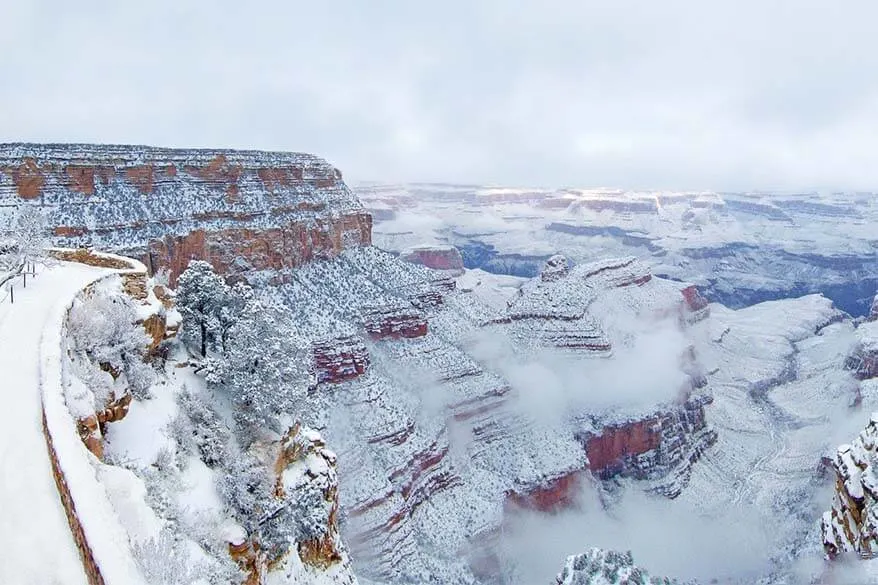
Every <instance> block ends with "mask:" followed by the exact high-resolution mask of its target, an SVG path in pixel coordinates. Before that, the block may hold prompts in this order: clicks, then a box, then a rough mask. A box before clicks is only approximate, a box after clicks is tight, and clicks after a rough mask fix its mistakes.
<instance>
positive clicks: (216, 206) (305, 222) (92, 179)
mask: <svg viewBox="0 0 878 585" xmlns="http://www.w3.org/2000/svg"><path fill="white" fill-rule="evenodd" d="M18 201H28V202H32V203H35V204H40V205H43V206H46V207H48V208H49V209H50V211H51V218H50V221H51V225H53V226H54V229H55V240H56V243H57V244H58V245H61V246H64V247H81V246H94V247H97V248H100V249H102V250H107V251H119V252H122V253H125V254H127V255H132V256H135V257H138V258H141V259H143V260H144V262H145V263H146V264H147V266H148V267H149V268H150V269H151V270H153V271H155V270H158V269H159V268H161V267H166V268H168V269H169V270H170V272H171V279H172V282H173V280H174V279H175V278H176V276H177V275H179V274H180V272H182V270H184V269H185V267H186V265H187V264H188V262H189V260H190V259H192V258H198V259H202V260H207V261H209V262H211V263H212V264H213V265H214V266H215V267H216V268H217V269H218V270H220V271H222V272H224V273H226V274H241V273H244V274H249V273H253V272H258V271H263V270H272V271H279V270H284V269H289V268H295V267H297V266H300V265H302V264H303V263H305V262H308V261H310V260H314V259H320V258H331V257H334V256H336V255H338V253H339V252H340V251H341V250H344V249H346V248H350V247H354V246H363V245H369V244H370V243H371V227H372V218H371V216H370V215H369V214H367V213H366V212H365V211H364V210H363V208H362V206H361V205H360V203H359V201H358V200H357V199H356V197H354V196H353V195H352V194H351V192H350V191H349V190H348V188H347V186H346V185H345V184H344V182H343V181H342V178H341V173H340V172H339V171H338V170H337V169H335V168H333V167H332V166H331V165H329V164H328V163H327V162H326V161H324V160H322V159H319V158H317V157H315V156H312V155H307V154H296V153H269V152H257V151H230V150H190V149H160V148H150V147H143V146H107V145H100V146H98V145H83V144H67V145H36V144H5V145H0V204H2V203H14V202H18Z"/></svg>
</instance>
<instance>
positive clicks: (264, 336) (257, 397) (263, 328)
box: [207, 294, 309, 430]
mask: <svg viewBox="0 0 878 585" xmlns="http://www.w3.org/2000/svg"><path fill="white" fill-rule="evenodd" d="M227 333H228V334H227V336H226V342H225V344H224V347H225V351H224V352H223V353H222V354H220V355H218V356H216V357H214V358H212V359H211V360H210V362H209V365H208V373H207V381H208V383H209V384H211V385H213V386H215V387H219V388H221V389H222V390H224V391H225V392H227V393H228V394H229V396H230V397H231V398H232V400H233V401H234V402H235V404H236V405H237V406H238V410H237V412H236V414H237V416H238V418H239V420H241V421H243V422H244V423H245V425H246V426H250V427H268V428H272V427H274V426H276V422H277V420H278V417H279V416H280V415H282V414H287V415H289V416H291V417H293V418H296V416H297V415H301V413H302V411H303V407H304V400H305V399H306V393H307V389H308V380H309V373H308V369H307V367H306V363H305V348H304V347H303V345H302V344H301V343H300V342H299V340H298V339H297V338H296V336H295V335H293V334H292V331H291V327H290V325H289V317H288V316H287V314H286V311H285V309H284V307H283V306H281V305H279V304H277V303H275V302H274V301H271V300H267V299H266V300H260V299H257V298H255V296H253V295H252V294H250V295H248V296H247V298H246V300H245V301H244V304H243V306H242V307H241V309H240V312H239V313H238V314H237V318H236V320H235V322H234V324H232V325H231V327H230V328H229V329H228V332H227ZM276 430H280V429H276Z"/></svg>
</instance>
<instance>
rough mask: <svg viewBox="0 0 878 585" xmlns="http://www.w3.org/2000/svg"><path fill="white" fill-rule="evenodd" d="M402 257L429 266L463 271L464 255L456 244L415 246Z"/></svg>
mask: <svg viewBox="0 0 878 585" xmlns="http://www.w3.org/2000/svg"><path fill="white" fill-rule="evenodd" d="M401 258H402V259H403V260H405V261H406V262H413V263H415V264H421V265H423V266H426V267H427V268H433V269H436V270H452V271H454V272H459V273H462V272H463V257H462V256H461V255H460V252H459V251H458V249H457V248H455V247H454V246H443V247H433V248H414V249H412V250H409V251H407V252H405V253H403V254H402V255H401Z"/></svg>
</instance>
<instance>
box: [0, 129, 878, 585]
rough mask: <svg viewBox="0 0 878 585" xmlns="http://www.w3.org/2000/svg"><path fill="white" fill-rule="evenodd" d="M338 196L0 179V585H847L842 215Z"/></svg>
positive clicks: (720, 198) (706, 201) (870, 431)
mask: <svg viewBox="0 0 878 585" xmlns="http://www.w3.org/2000/svg"><path fill="white" fill-rule="evenodd" d="M358 192H359V194H360V197H359V198H358V197H357V196H355V195H354V194H353V192H351V190H350V189H348V187H347V186H346V185H345V184H344V182H343V181H342V179H341V173H339V172H338V171H337V170H335V169H333V168H332V167H331V166H330V165H329V164H327V163H326V162H325V161H322V160H321V159H318V158H316V157H313V156H311V155H303V154H278V153H262V152H236V151H219V150H211V151H198V150H168V149H152V148H147V147H125V146H91V145H22V144H13V145H0V205H2V207H0V220H4V221H5V220H6V219H9V220H10V222H9V226H10V227H9V228H8V229H5V230H4V234H3V238H2V239H0V360H2V362H3V364H4V365H3V368H4V369H3V371H4V372H6V371H12V372H13V373H14V377H13V378H12V380H13V381H14V383H13V384H11V385H10V384H7V383H5V382H4V385H3V393H4V397H3V399H4V403H5V404H7V405H9V409H10V412H14V413H15V415H14V416H13V417H11V421H12V422H11V424H7V425H6V427H7V428H6V431H5V432H6V433H7V435H6V437H5V439H4V440H3V449H4V451H3V458H2V460H0V464H2V466H3V474H4V477H6V478H10V479H9V480H8V481H4V484H3V486H2V488H3V491H2V492H0V497H2V501H0V504H2V507H3V509H4V510H6V509H8V510H13V511H15V513H13V514H9V515H8V516H7V515H4V516H3V518H4V520H6V518H9V522H8V525H7V524H4V528H6V530H4V534H5V537H4V544H3V549H4V550H6V551H14V554H13V555H8V556H7V555H3V561H2V564H0V571H2V573H0V577H2V579H0V580H2V581H3V583H32V582H48V583H51V582H57V583H68V582H69V583H85V582H87V583H89V584H92V583H105V584H108V585H120V584H123V583H139V582H143V583H148V584H150V585H165V584H167V585H170V584H184V585H194V584H198V585H204V584H205V583H208V584H210V585H217V584H230V583H235V584H237V583H246V584H247V585H259V584H266V585H285V584H291V583H297V584H298V583H303V584H310V585H353V584H355V583H358V582H359V583H363V584H366V585H403V584H420V583H435V584H448V585H451V584H458V583H463V584H466V583H469V584H472V585H476V584H504V585H506V584H511V585H519V584H521V585H525V584H527V585H529V584H532V583H544V584H546V585H550V584H552V583H556V584H558V585H567V584H570V585H611V584H612V585H616V584H619V585H622V584H626V583H627V584H635V583H636V584H639V585H652V584H670V583H681V584H682V583H702V584H706V583H723V584H741V585H743V584H753V583H758V584H762V585H804V584H811V583H850V584H856V583H866V582H872V581H874V579H875V578H876V574H878V572H876V570H875V568H874V563H875V561H874V560H873V556H874V555H875V554H876V553H878V504H876V503H875V502H878V484H876V479H875V477H876V476H875V472H874V469H873V468H874V465H875V457H876V445H878V430H876V429H878V418H876V416H878V415H872V414H871V413H872V412H873V411H878V378H876V376H878V365H876V364H878V330H876V324H878V321H876V318H878V311H875V310H874V309H871V308H872V307H874V306H878V304H874V303H878V301H874V296H875V289H876V282H878V281H876V275H878V262H876V259H875V249H876V240H878V236H876V235H875V234H876V230H875V226H876V222H878V207H876V205H875V203H874V202H873V201H872V199H871V197H870V196H868V195H864V194H832V195H819V194H814V195H812V194H808V195H793V194H786V195H769V194H758V195H743V194H742V195H733V194H716V193H623V192H612V191H581V190H563V191H542V190H522V189H498V188H481V187H457V186H447V185H405V186H382V185H369V186H366V187H364V188H362V189H359V190H358ZM361 200H362V202H361ZM373 222H374V231H373V227H372V226H373ZM46 230H48V235H47V234H46V233H44V232H46ZM49 236H51V237H49ZM50 239H51V240H52V241H53V243H54V244H56V245H63V246H66V247H69V248H76V249H70V250H59V249H55V250H54V251H52V252H51V254H48V253H47V252H46V247H47V246H48V244H49V243H50V242H49V240H50ZM373 242H374V244H375V245H372V243H373ZM86 245H89V246H92V247H94V248H95V249H97V250H101V251H103V252H119V253H124V254H128V255H130V256H133V257H136V258H137V259H138V260H139V261H137V260H132V261H126V260H125V259H123V258H121V257H118V256H112V255H108V254H103V253H102V254H97V253H93V252H89V251H88V250H85V249H82V248H80V247H81V246H86ZM35 267H36V268H35ZM28 271H30V273H31V276H30V280H29V281H28V286H27V288H25V287H24V286H23V278H24V275H25V273H27V272H28ZM33 272H36V273H37V276H36V280H34V276H33V274H32V273H33ZM13 290H14V295H15V297H14V303H13V302H12V298H11V295H9V294H7V293H9V292H11V291H13ZM806 293H807V294H806ZM821 293H822V294H821ZM768 299H770V300H768ZM870 311H871V313H870ZM47 315H49V318H47ZM47 376H49V378H51V384H47V382H46V380H47ZM43 417H46V419H47V421H48V423H41V420H42V418H43ZM41 424H44V425H46V424H48V427H43V430H41V426H40V425H41ZM45 428H48V429H49V430H48V431H45ZM44 432H48V435H44ZM46 438H49V445H50V447H51V446H52V445H53V444H54V447H51V448H49V449H47V446H46ZM840 445H841V447H839V446H840ZM53 475H54V476H55V481H53V477H52V476H53ZM56 483H57V485H56ZM65 485H66V486H67V487H66V488H65V487H64V486H65ZM59 494H60V497H59ZM65 494H67V495H65ZM71 502H72V504H71ZM71 510H73V511H71ZM68 523H69V526H70V527H72V532H71V528H69V527H68ZM77 527H78V528H77ZM50 541H51V542H52V543H54V544H56V545H57V546H55V548H52V550H53V551H54V553H53V554H54V555H55V556H54V557H52V559H53V560H54V561H55V562H54V563H48V562H43V561H45V560H46V557H45V556H40V555H39V554H37V553H35V552H34V551H35V550H36V551H42V550H44V549H46V548H47V547H50V546H51V545H50V544H48V543H49V542H50ZM53 567H54V568H53ZM651 575H662V577H655V576H651ZM665 575H666V576H667V577H664V576H665Z"/></svg>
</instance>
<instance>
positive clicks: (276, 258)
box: [142, 214, 372, 280]
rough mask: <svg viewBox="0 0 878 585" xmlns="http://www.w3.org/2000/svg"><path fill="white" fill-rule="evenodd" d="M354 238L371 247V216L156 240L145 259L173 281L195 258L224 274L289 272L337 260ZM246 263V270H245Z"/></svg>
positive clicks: (145, 261) (235, 229)
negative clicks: (346, 237)
mask: <svg viewBox="0 0 878 585" xmlns="http://www.w3.org/2000/svg"><path fill="white" fill-rule="evenodd" d="M349 233H353V234H356V237H357V241H358V242H361V243H363V244H364V245H367V244H369V243H371V238H372V236H371V233H372V219H371V217H369V216H368V215H364V214H354V215H346V216H341V217H338V218H331V219H327V220H318V221H316V222H314V223H313V224H311V225H308V224H304V223H299V222H290V223H288V224H286V225H284V226H282V227H277V228H265V229H252V228H226V229H220V230H216V231H207V230H203V229H197V230H193V231H191V232H189V233H187V234H184V235H180V236H165V237H164V238H161V239H157V240H152V241H150V242H149V245H148V252H147V254H146V255H145V257H144V258H143V259H142V260H143V262H144V264H146V265H147V266H148V267H149V268H150V270H152V271H155V270H158V269H159V268H167V269H168V270H169V271H170V274H171V278H172V280H173V279H176V277H177V276H178V275H180V274H181V273H182V272H183V271H184V270H185V269H186V266H187V265H188V264H189V261H190V260H192V259H193V258H195V259H199V260H207V261H208V262H210V263H211V264H213V266H214V268H216V270H217V272H219V273H221V274H235V273H237V272H242V271H249V270H283V269H287V268H296V267H298V266H301V265H302V264H305V263H306V262H310V261H312V260H318V259H326V258H332V257H334V256H337V255H338V254H339V253H340V252H341V251H342V250H343V249H344V248H345V247H346V245H345V242H344V240H343V236H344V235H345V234H349ZM242 258H243V259H244V261H245V262H246V263H247V264H246V265H245V266H240V259H242Z"/></svg>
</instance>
